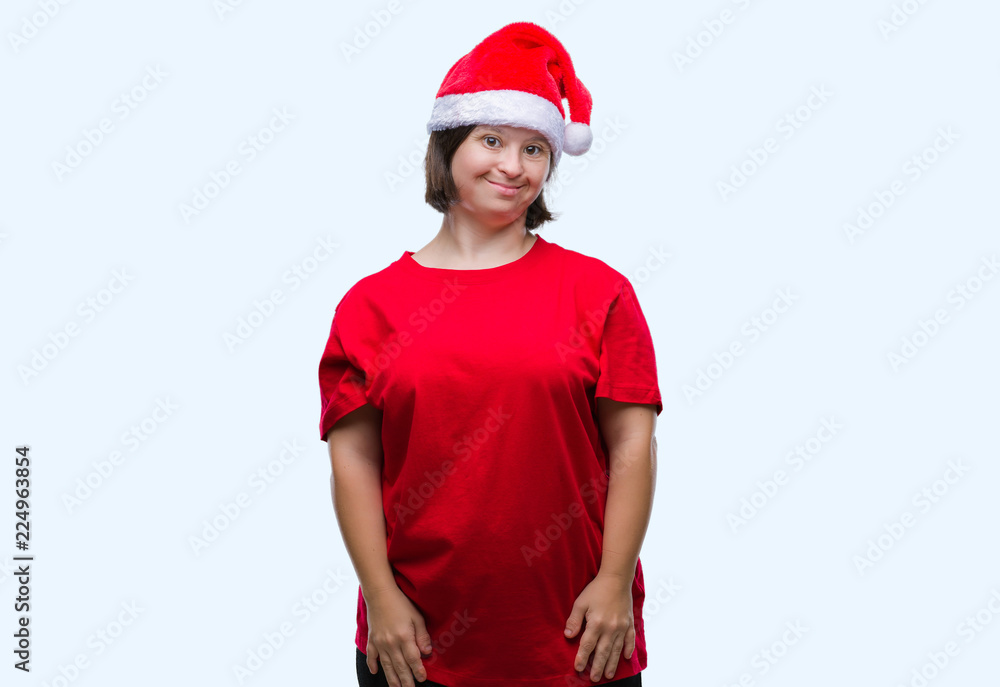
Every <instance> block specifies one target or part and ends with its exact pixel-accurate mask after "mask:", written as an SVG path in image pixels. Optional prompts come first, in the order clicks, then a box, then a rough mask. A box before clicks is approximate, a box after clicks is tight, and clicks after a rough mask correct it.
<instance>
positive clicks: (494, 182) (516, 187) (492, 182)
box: [486, 179, 520, 191]
mask: <svg viewBox="0 0 1000 687" xmlns="http://www.w3.org/2000/svg"><path fill="white" fill-rule="evenodd" d="M486 181H489V182H490V183H491V184H493V185H494V186H496V187H497V188H500V189H502V190H504V191H516V190H517V189H519V188H520V186H508V185H507V184H501V183H499V182H496V181H490V180H489V179H487V180H486Z"/></svg>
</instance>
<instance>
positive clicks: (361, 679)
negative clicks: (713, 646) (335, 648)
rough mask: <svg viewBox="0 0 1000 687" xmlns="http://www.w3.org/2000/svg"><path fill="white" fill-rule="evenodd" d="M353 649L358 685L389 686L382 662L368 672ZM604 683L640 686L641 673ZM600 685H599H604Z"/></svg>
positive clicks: (420, 685) (436, 685) (431, 686)
mask: <svg viewBox="0 0 1000 687" xmlns="http://www.w3.org/2000/svg"><path fill="white" fill-rule="evenodd" d="M354 650H355V651H357V652H358V659H357V664H358V687H389V683H388V682H387V681H386V679H385V672H384V671H383V670H382V662H381V661H379V663H378V672H377V673H376V674H375V675H372V674H371V673H370V672H368V663H367V661H368V657H367V656H365V654H364V653H363V652H362V651H361V649H358V648H357V647H354ZM589 679H590V678H587V680H588V683H589V684H594V683H592V682H589ZM414 682H415V683H416V685H417V687H462V685H442V684H441V683H440V682H431V681H430V680H425V681H423V682H417V681H416V680H414ZM604 685H608V687H611V686H612V685H613V686H614V687H642V673H638V674H636V675H633V676H631V677H627V678H625V679H623V680H614V681H612V682H605V683H604ZM604 685H601V687H604Z"/></svg>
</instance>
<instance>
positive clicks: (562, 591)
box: [319, 22, 663, 687]
mask: <svg viewBox="0 0 1000 687" xmlns="http://www.w3.org/2000/svg"><path fill="white" fill-rule="evenodd" d="M563 98H565V99H566V100H567V101H568V102H569V105H570V111H571V115H572V116H573V118H574V121H571V122H569V123H566V122H565V115H564V113H563V109H562V100H563ZM590 109H591V99H590V94H589V93H588V92H587V90H586V88H584V86H583V84H582V83H581V82H580V81H579V80H578V79H577V78H576V76H575V73H574V70H573V66H572V63H571V61H570V58H569V55H568V54H567V53H566V51H565V49H564V48H563V46H562V45H561V44H560V43H559V42H558V40H556V38H555V37H554V36H552V34H550V33H549V32H547V31H546V30H545V29H543V28H541V27H539V26H537V25H535V24H531V23H524V22H520V23H515V24H510V25H508V26H505V27H504V28H502V29H500V30H499V31H497V32H496V33H494V34H492V35H491V36H489V37H488V38H487V39H485V40H484V41H483V42H481V43H480V44H479V45H478V46H476V48H475V49H473V50H472V51H471V52H470V53H469V54H467V55H466V56H464V57H463V58H462V59H461V60H459V61H458V63H456V64H455V66H454V67H452V69H451V70H450V71H449V72H448V75H447V76H446V77H445V80H444V83H443V84H442V86H441V89H440V90H439V92H438V96H437V99H436V101H435V105H434V109H433V111H432V116H431V121H430V123H429V124H428V131H429V132H430V134H431V137H430V142H429V144H428V152H427V160H426V175H427V194H426V200H427V202H428V203H429V204H431V205H432V206H433V207H435V208H436V209H438V210H440V211H441V212H442V213H443V214H444V218H443V221H442V224H441V228H440V230H439V231H438V233H437V235H436V236H435V237H434V239H433V240H431V241H430V243H428V244H427V245H426V246H424V247H423V248H421V249H420V250H419V251H416V252H412V251H404V253H403V254H402V256H401V257H400V258H399V259H398V260H396V261H395V262H393V263H392V264H390V265H389V266H388V267H386V268H385V269H383V270H381V271H380V272H377V273H375V274H372V275H369V276H367V277H364V278H363V279H361V280H360V281H358V282H357V283H356V284H355V285H354V286H352V287H351V288H350V289H349V290H348V291H347V293H346V294H344V296H343V297H342V298H341V300H340V302H339V303H338V304H337V306H336V308H335V313H334V318H333V323H332V325H331V329H330V336H329V339H328V341H327V344H326V347H325V350H324V352H323V355H322V358H321V360H320V365H319V381H320V392H321V401H322V412H321V417H320V436H321V437H322V439H323V440H324V441H326V442H327V443H328V446H329V450H330V459H331V464H332V476H331V483H332V491H333V501H334V508H335V511H336V514H337V519H338V522H339V525H340V529H341V533H342V535H343V538H344V542H345V546H346V548H347V550H348V553H349V555H350V556H351V560H352V563H353V564H354V567H355V570H356V571H357V574H358V579H359V581H360V586H359V590H358V610H357V621H358V628H357V633H356V636H355V644H356V656H357V673H358V682H359V685H361V687H366V686H369V685H381V686H382V687H385V686H386V685H388V686H391V687H414V685H415V684H423V685H431V686H433V685H440V686H447V687H514V686H518V685H523V686H524V687H566V686H567V685H580V686H581V687H583V686H584V685H592V684H608V685H618V686H619V687H635V686H638V685H641V673H640V671H642V670H643V669H644V668H645V667H646V664H647V654H646V642H645V634H644V631H643V622H642V605H643V600H644V595H645V594H644V586H643V577H642V566H641V563H640V561H639V558H638V555H639V550H640V547H641V544H642V540H643V538H644V536H645V532H646V527H647V524H648V522H649V516H650V511H651V508H652V499H653V490H654V482H655V472H656V471H655V465H656V440H655V436H654V433H655V424H656V417H657V415H659V413H660V412H661V411H662V408H663V406H662V403H661V400H660V392H659V387H658V384H657V376H656V362H655V357H654V351H653V343H652V340H651V337H650V333H649V329H648V327H647V325H646V321H645V319H644V317H643V314H642V311H641V309H640V307H639V303H638V301H637V299H636V296H635V293H634V291H633V288H632V285H631V284H630V283H629V281H628V279H627V278H625V277H624V276H623V275H622V274H620V273H619V272H617V271H615V270H614V269H612V268H611V267H609V266H608V265H606V264H605V263H604V262H602V261H600V260H598V259H596V258H592V257H588V256H585V255H583V254H580V253H577V252H575V251H572V250H568V249H565V248H562V247H561V246H559V245H557V244H555V243H552V242H549V241H546V240H545V239H543V238H542V237H541V236H538V235H537V234H535V233H532V230H534V229H536V228H537V227H539V226H540V225H541V224H542V223H544V222H546V221H549V220H551V219H553V217H552V215H551V214H550V213H549V211H548V210H547V209H546V207H545V203H544V199H543V197H542V189H543V187H544V185H545V182H546V181H548V180H549V179H550V178H551V177H552V173H553V171H554V169H555V166H556V165H557V164H558V162H559V160H560V157H561V155H562V153H563V152H567V153H569V154H573V155H580V154H583V153H584V152H586V151H587V150H588V148H589V145H590V142H591V140H592V136H591V134H590V130H589V119H590Z"/></svg>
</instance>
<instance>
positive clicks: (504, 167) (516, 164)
mask: <svg viewBox="0 0 1000 687" xmlns="http://www.w3.org/2000/svg"><path fill="white" fill-rule="evenodd" d="M497 168H498V169H499V170H500V171H501V172H503V173H504V174H505V175H506V176H508V177H510V178H511V179H516V178H517V177H519V176H521V172H522V171H523V165H522V164H521V151H520V149H519V148H516V147H514V146H508V147H507V149H506V150H504V151H503V154H502V155H501V156H500V160H499V162H497Z"/></svg>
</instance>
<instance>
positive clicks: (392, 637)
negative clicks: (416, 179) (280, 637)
mask: <svg viewBox="0 0 1000 687" xmlns="http://www.w3.org/2000/svg"><path fill="white" fill-rule="evenodd" d="M326 441H327V444H328V445H329V449H330V464H331V466H332V468H333V473H332V474H331V475H330V490H331V495H332V497H333V509H334V512H336V514H337V522H338V523H339V524H340V533H341V535H342V536H343V537H344V545H345V546H346V547H347V552H348V554H350V556H351V562H352V563H353V564H354V569H355V571H356V572H357V574H358V580H359V581H360V582H361V593H362V595H363V596H364V599H365V605H366V608H367V611H368V646H367V651H366V652H365V654H366V656H367V661H366V663H367V664H368V671H369V672H370V673H371V674H373V675H374V674H375V673H376V672H378V664H379V662H381V663H382V667H383V669H384V671H385V678H386V681H387V682H388V684H389V685H390V687H413V683H414V677H416V679H417V680H426V679H427V670H426V669H425V668H424V665H423V663H422V662H421V659H420V657H421V651H423V652H424V653H425V654H430V653H431V649H432V645H431V636H430V635H429V634H428V633H427V627H426V625H425V623H424V618H423V616H422V615H421V614H420V612H419V611H418V610H417V608H416V607H415V606H414V605H413V603H412V602H411V601H410V600H409V598H407V596H406V595H405V594H403V592H402V591H401V590H400V589H399V587H398V586H396V579H395V578H394V577H393V575H392V567H391V566H390V565H389V557H388V554H387V553H386V529H385V515H383V513H382V460H383V451H382V414H381V413H380V412H379V411H378V409H376V408H375V407H374V406H372V405H371V404H369V403H366V404H365V405H363V406H361V407H359V408H357V409H356V410H353V411H351V412H350V413H348V414H347V415H345V416H344V417H342V418H341V419H340V420H339V421H338V422H337V423H336V424H335V425H334V426H333V428H332V429H331V430H330V431H329V432H327V435H326Z"/></svg>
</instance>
